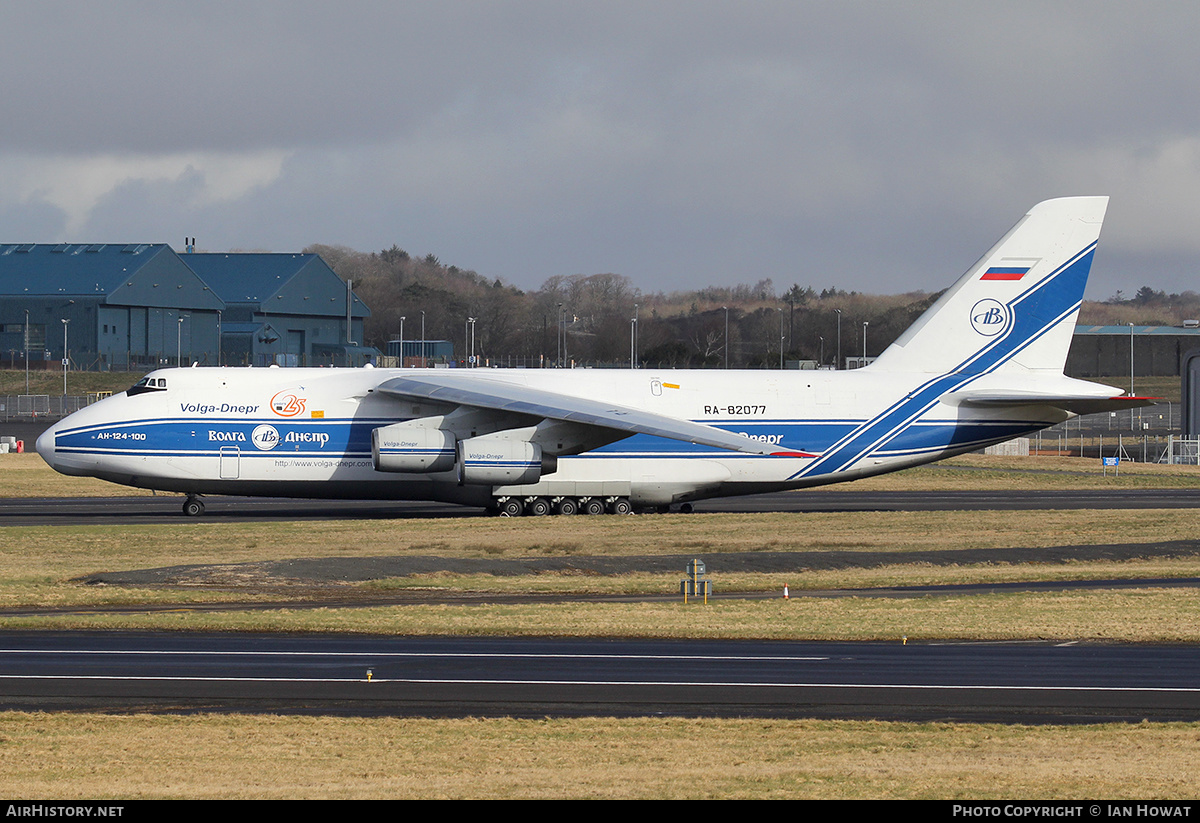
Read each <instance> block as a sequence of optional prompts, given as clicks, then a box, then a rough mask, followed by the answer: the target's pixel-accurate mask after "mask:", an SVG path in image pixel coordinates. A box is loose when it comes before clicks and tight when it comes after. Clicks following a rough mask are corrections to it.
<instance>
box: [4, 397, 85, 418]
mask: <svg viewBox="0 0 1200 823" xmlns="http://www.w3.org/2000/svg"><path fill="white" fill-rule="evenodd" d="M103 396H105V394H103V393H101V394H97V393H92V394H81V395H74V394H68V395H57V394H7V395H0V420H5V421H8V420H33V419H37V418H43V417H44V418H49V419H52V420H53V419H57V418H60V417H66V416H67V415H68V414H70V413H71V412H76V411H79V410H80V409H82V408H84V407H85V406H89V405H91V404H92V403H95V402H96V401H97V400H99V399H100V398H101V397H103Z"/></svg>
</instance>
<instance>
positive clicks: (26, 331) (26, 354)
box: [25, 309, 45, 394]
mask: <svg viewBox="0 0 1200 823" xmlns="http://www.w3.org/2000/svg"><path fill="white" fill-rule="evenodd" d="M43 348H44V347H43ZM42 356H43V357H44V356H45V355H42ZM25 393H26V394H29V309H25Z"/></svg>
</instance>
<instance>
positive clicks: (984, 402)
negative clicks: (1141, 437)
mask: <svg viewBox="0 0 1200 823" xmlns="http://www.w3.org/2000/svg"><path fill="white" fill-rule="evenodd" d="M942 399H943V400H944V401H948V402H955V401H957V402H959V403H963V404H965V405H968V406H990V407H1009V408H1013V407H1021V406H1049V407H1050V408H1053V409H1062V410H1063V411H1066V412H1070V413H1071V414H1096V413H1097V412H1106V411H1119V410H1120V409H1136V408H1140V407H1142V406H1153V405H1154V404H1155V401H1156V400H1160V399H1161V398H1158V397H1130V396H1127V395H1121V396H1118V397H1096V396H1095V395H1091V396H1089V395H1085V394H1074V395H1064V394H1041V393H1038V392H1022V391H980V392H973V391H961V392H953V393H951V394H948V395H946V396H945V397H943V398H942Z"/></svg>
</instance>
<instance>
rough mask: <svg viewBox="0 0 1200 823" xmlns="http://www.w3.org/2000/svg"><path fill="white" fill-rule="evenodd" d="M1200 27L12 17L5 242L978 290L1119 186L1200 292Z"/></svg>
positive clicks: (358, 7) (695, 15) (675, 10)
mask: <svg viewBox="0 0 1200 823" xmlns="http://www.w3.org/2000/svg"><path fill="white" fill-rule="evenodd" d="M1198 33H1200V4H1196V3H1182V2H1180V3H1174V2H1161V3H1152V4H1145V3H1140V4H1135V3H1132V2H1117V3H1105V2H1097V0H1088V2H1078V3H1073V2H1033V3H1023V2H1001V3H982V2H946V3H933V2H919V1H918V2H904V3H897V2H879V3H866V2H849V1H846V0H844V1H843V2H822V3H805V2H797V0H792V1H791V2H779V3H776V2H753V1H752V0H751V1H749V2H748V1H747V0H740V2H703V1H702V0H686V2H654V1H653V0H642V1H641V2H617V1H616V0H594V1H593V2H587V3H584V2H565V0H564V1H562V2H533V1H532V0H531V1H530V2H516V1H515V0H514V2H494V3H493V2H447V1H446V0H441V1H440V2H429V3H402V2H354V1H353V0H340V2H337V3H333V2H328V3H309V2H294V1H292V2H247V0H239V2H203V0H188V1H187V2H164V0H153V1H152V2H131V1H121V0H108V2H104V3H98V2H54V1H53V0H49V1H47V0H39V1H38V2H24V1H23V0H4V2H3V3H2V4H0V77H3V84H2V86H0V88H3V91H4V94H3V116H2V118H0V241H3V242H131V241H138V242H169V243H171V244H172V245H173V246H175V247H176V248H181V247H182V244H183V238H184V237H185V236H196V237H197V238H198V240H199V247H200V248H201V249H203V250H209V251H223V250H230V249H243V250H249V249H255V250H270V251H297V250H299V249H301V248H303V247H304V246H307V245H309V244H311V243H326V244H333V245H345V246H349V247H351V248H355V249H359V250H361V251H372V250H379V249H382V248H387V247H390V246H391V245H392V244H393V243H394V244H398V245H400V246H401V247H403V248H405V249H407V250H408V251H409V252H411V253H414V254H419V255H424V254H427V253H430V252H432V253H434V254H437V255H438V256H439V258H440V259H441V260H442V261H443V262H445V263H451V264H454V265H457V266H460V267H462V268H470V269H474V270H476V271H478V272H479V273H480V274H483V275H485V276H488V277H500V278H503V279H505V280H507V281H509V282H511V283H514V284H516V285H518V286H520V287H522V288H536V287H538V286H539V285H541V283H542V282H543V281H545V279H546V278H548V277H550V276H552V275H556V274H578V273H583V274H593V273H599V272H616V273H620V274H624V275H627V276H629V277H630V278H632V280H633V281H634V283H635V285H636V286H638V287H639V288H641V289H642V290H643V291H658V290H667V291H670V290H673V289H682V288H692V287H696V286H703V285H733V284H737V283H753V282H755V281H757V280H758V279H760V278H763V277H771V278H772V279H773V280H774V282H775V284H776V286H777V287H779V288H780V290H783V289H785V288H786V287H788V286H790V285H791V284H792V283H800V284H801V285H812V286H814V287H815V288H817V289H818V290H819V289H821V288H824V287H827V286H837V287H840V288H844V289H856V290H859V291H868V292H886V293H895V292H904V291H913V290H927V291H933V290H937V289H940V288H943V287H944V286H947V285H949V284H950V283H951V282H952V281H953V280H954V278H955V277H957V276H958V275H959V274H960V273H961V272H962V271H963V270H964V269H965V268H966V267H967V266H969V265H970V264H971V263H972V262H974V260H975V259H976V258H977V257H978V256H979V255H980V254H981V253H982V252H984V251H985V250H986V249H987V247H988V246H989V245H990V244H991V243H992V242H993V241H994V240H996V239H997V238H998V237H1000V235H1002V234H1003V233H1004V232H1005V231H1006V230H1007V229H1008V228H1009V227H1010V226H1011V225H1012V224H1013V223H1014V222H1016V220H1017V219H1018V218H1019V217H1020V216H1021V215H1022V214H1024V213H1025V211H1027V210H1028V209H1029V207H1030V206H1032V205H1033V204H1035V203H1037V202H1038V201H1040V200H1043V199H1046V198H1049V197H1057V196H1063V195H1076V194H1108V195H1111V197H1112V201H1111V204H1110V208H1109V212H1108V219H1107V221H1106V224H1105V229H1104V234H1103V235H1102V237H1101V241H1100V250H1099V252H1098V253H1097V257H1096V264H1095V267H1094V269H1093V278H1092V283H1091V285H1090V286H1089V289H1088V295H1087V296H1088V297H1089V298H1091V299H1105V298H1107V297H1109V296H1110V295H1112V294H1113V293H1114V291H1116V290H1117V289H1122V290H1123V291H1125V292H1126V293H1127V294H1128V293H1132V292H1133V291H1135V290H1136V289H1137V288H1138V287H1139V286H1141V285H1143V284H1148V285H1151V286H1153V287H1154V288H1159V289H1165V290H1167V291H1182V290H1185V289H1194V290H1200V282H1198V280H1197V276H1196V275H1197V273H1198V272H1200V230H1198V228H1200V227H1198V225H1197V218H1198V216H1200V122H1198V120H1200V48H1197V46H1196V38H1197V34H1198Z"/></svg>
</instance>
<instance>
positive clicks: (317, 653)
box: [0, 632, 1200, 738]
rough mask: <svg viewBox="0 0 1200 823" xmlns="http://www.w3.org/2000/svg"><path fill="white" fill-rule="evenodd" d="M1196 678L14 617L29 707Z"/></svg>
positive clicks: (1149, 712)
mask: <svg viewBox="0 0 1200 823" xmlns="http://www.w3.org/2000/svg"><path fill="white" fill-rule="evenodd" d="M1198 686H1200V654H1197V652H1196V650H1195V649H1193V648H1190V647H1183V646H1129V645H1101V644H1077V645H1050V644H1045V643H1023V644H1021V643H1017V644H1006V643H1005V644H996V643H992V644H969V643H968V644H941V645H902V644H901V643H898V642H897V643H892V644H881V643H857V644H856V643H778V642H776V643H767V642H751V641H746V642H734V641H679V640H673V641H621V640H565V639H507V638H451V639H447V638H396V637H362V636H344V635H306V636H281V635H247V634H219V635H196V634H171V633H160V634H138V633H119V632H103V633H86V632H65V633H64V632H28V633H12V632H9V633H0V709H13V710H55V709H71V710H78V709H92V710H105V711H129V712H143V711H152V712H154V711H158V712H161V711H188V712H194V711H244V712H270V713H275V712H288V713H321V714H330V713H332V714H347V715H393V716H417V715H419V716H434V717H438V716H446V717H451V716H453V717H465V716H514V717H546V716H560V717H570V716H646V715H663V716H681V717H844V718H874V719H883V720H945V721H956V720H957V721H980V722H988V721H998V722H1023V723H1082V722H1088V723H1093V722H1138V721H1141V720H1157V721H1168V720H1182V721H1195V720H1197V719H1200V688H1198ZM698 735H699V736H700V737H701V738H702V729H698Z"/></svg>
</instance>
